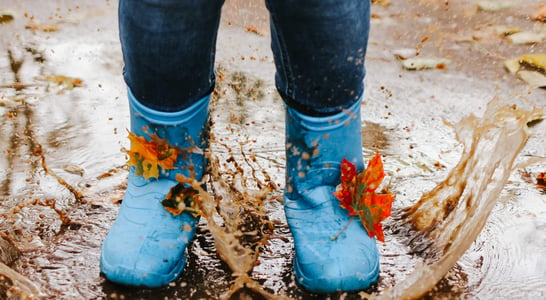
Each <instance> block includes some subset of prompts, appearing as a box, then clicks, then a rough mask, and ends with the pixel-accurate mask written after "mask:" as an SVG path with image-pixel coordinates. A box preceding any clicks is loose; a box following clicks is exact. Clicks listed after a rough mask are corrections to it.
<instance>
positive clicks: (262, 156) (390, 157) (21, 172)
mask: <svg viewBox="0 0 546 300" xmlns="http://www.w3.org/2000/svg"><path fill="white" fill-rule="evenodd" d="M378 2H380V1H378ZM390 2H391V4H390V5H388V6H384V5H382V4H376V5H374V6H373V8H372V13H373V19H372V32H371V35H370V44H369V50H368V56H367V72H368V73H367V74H368V75H367V78H366V84H367V90H366V96H365V99H364V104H363V107H362V112H363V119H364V133H363V135H364V143H365V145H364V150H365V155H366V157H365V158H366V159H369V158H370V157H371V156H372V155H373V154H374V153H375V151H380V152H381V153H382V155H383V157H384V163H385V169H386V172H387V180H388V181H389V183H390V185H389V188H390V190H391V192H392V193H394V194H395V195H396V201H395V204H394V206H395V209H397V210H395V211H398V209H402V208H405V207H409V206H411V205H413V204H414V203H416V202H417V200H418V199H419V198H420V197H421V195H422V194H423V193H425V192H426V191H429V190H431V189H432V188H434V187H435V186H436V184H437V183H438V182H441V181H442V180H444V179H445V177H446V176H447V175H448V173H449V171H450V170H451V169H453V168H454V167H455V166H456V165H457V163H458V160H459V158H460V156H461V153H462V147H461V145H460V143H459V142H458V141H457V140H456V136H455V131H454V129H453V127H451V126H449V125H448V124H447V123H452V124H455V123H457V122H459V121H460V120H462V119H464V118H465V117H467V116H469V115H471V114H475V115H477V116H481V115H482V114H484V112H485V110H486V107H487V103H489V102H490V101H491V100H492V99H493V98H495V97H498V98H500V99H501V100H503V101H504V102H506V103H508V104H510V105H516V106H517V107H518V108H527V109H531V108H533V107H539V108H540V107H542V108H543V107H545V106H546V90H545V89H540V88H535V87H532V86H530V85H529V84H527V83H525V82H523V81H521V80H519V79H518V78H517V77H516V76H514V75H513V74H510V73H509V72H507V71H506V70H505V69H504V66H503V63H504V61H505V60H506V59H509V58H513V57H519V56H521V55H523V54H528V53H540V52H541V53H545V52H546V42H545V41H542V42H536V43H530V44H523V45H520V44H516V43H513V42H510V41H509V40H508V39H507V38H506V37H503V36H499V35H498V34H496V33H495V30H493V29H494V28H496V26H508V27H510V28H513V27H518V28H520V29H521V30H522V31H536V32H542V31H543V30H544V23H540V22H536V21H532V20H531V17H530V16H532V15H533V14H534V13H536V11H537V7H538V5H539V3H540V1H534V0H533V1H525V3H520V2H522V1H520V2H517V1H515V2H513V3H512V4H513V6H511V7H508V8H506V9H503V10H500V11H496V12H488V11H480V10H478V9H477V8H476V3H477V2H478V1H470V0H464V1H457V3H453V2H452V1H440V0H414V1H396V0H392V1H390ZM224 10H225V14H224V15H223V19H222V23H221V30H220V32H219V37H218V46H217V65H218V70H219V74H220V76H219V81H218V87H217V89H216V91H217V95H218V97H217V99H216V100H215V103H214V107H213V113H212V118H213V120H214V122H215V126H214V127H213V133H214V135H215V140H216V141H218V142H217V143H213V145H212V150H213V152H214V153H216V154H217V156H218V157H219V158H220V159H225V158H226V157H229V156H233V157H234V158H235V161H237V162H239V166H240V167H241V168H240V170H241V172H242V173H243V175H244V176H243V177H244V178H247V181H248V182H249V185H248V186H247V188H248V189H253V186H252V183H256V182H258V181H260V180H262V179H263V175H255V174H254V173H253V170H260V172H261V171H262V170H263V171H265V173H266V174H267V175H268V176H270V177H271V181H272V182H273V183H275V185H276V189H275V190H274V191H273V192H272V193H271V194H270V195H269V196H268V198H267V199H268V201H267V202H266V204H265V207H266V210H267V214H268V216H269V218H270V220H271V221H272V223H273V224H274V225H275V228H274V234H273V236H272V238H271V239H270V240H269V244H268V245H266V246H265V247H263V249H262V250H261V251H260V258H259V261H260V264H259V265H258V266H256V267H255V268H254V269H253V271H252V273H251V277H252V279H254V280H255V281H256V282H259V283H260V284H261V285H262V286H263V287H264V288H265V289H266V290H267V291H268V292H270V293H272V294H274V295H285V296H288V297H292V298H300V299H308V298H324V296H318V295H313V294H309V293H307V292H305V291H304V290H302V289H301V288H300V287H299V286H298V285H296V284H295V281H294V277H293V275H292V265H291V259H292V255H293V253H292V251H293V250H292V246H291V236H290V234H289V231H288V229H287V226H286V223H285V220H284V219H283V218H284V217H283V212H282V203H281V202H280V200H279V199H281V198H282V197H281V196H282V188H283V187H284V138H283V134H279V133H282V132H284V123H283V110H282V102H281V100H280V97H279V96H278V95H277V94H276V91H275V88H274V82H273V75H274V65H273V61H272V54H271V52H270V49H269V40H270V36H269V32H268V18H267V12H266V10H265V7H264V5H263V4H262V3H261V1H248V0H247V1H245V0H237V1H228V2H227V3H226V5H225V7H224ZM0 13H1V14H2V15H4V16H12V17H13V19H11V18H10V17H2V19H0V20H3V21H4V23H3V24H0V70H1V72H0V122H1V126H0V151H1V152H0V153H2V154H1V155H0V200H1V204H0V228H1V233H2V234H1V235H0V249H2V251H0V258H1V262H3V263H4V264H6V265H8V266H9V267H10V268H11V269H12V270H13V271H15V272H17V273H18V274H19V275H13V274H12V273H9V274H8V273H5V272H3V273H2V274H3V276H4V278H8V280H5V279H4V280H2V281H0V294H6V295H8V296H9V295H11V296H10V297H12V298H13V299H17V298H19V297H20V296H21V295H25V293H28V292H32V291H37V290H39V291H40V293H41V295H40V298H44V299H160V298H164V299H216V298H220V297H222V296H225V295H226V293H227V291H228V290H229V289H230V287H231V286H232V280H233V278H232V277H231V272H230V268H229V266H228V265H227V264H226V263H224V262H223V261H222V260H220V259H219V258H218V256H217V254H216V251H215V247H214V243H213V238H212V236H211V234H210V232H209V230H208V229H207V226H206V224H205V223H204V222H201V224H200V226H199V228H198V233H197V236H196V238H195V240H194V242H193V243H192V245H191V247H190V249H189V259H188V263H187V266H186V268H185V271H184V273H183V274H182V276H181V277H180V279H178V280H177V281H176V282H174V283H173V284H172V285H170V286H169V287H166V288H162V289H156V290H149V289H134V288H127V287H120V286H117V285H115V284H112V283H109V282H107V281H106V280H105V279H104V278H103V277H101V276H100V272H99V267H98V261H99V256H100V245H101V243H102V239H103V238H104V236H105V235H106V233H107V231H108V228H109V226H110V224H111V223H112V222H113V220H114V218H115V216H116V213H117V209H118V206H119V205H118V204H117V202H118V201H119V200H120V199H121V197H122V195H123V190H124V184H125V181H124V180H125V176H126V174H127V169H126V167H125V161H126V156H125V155H124V153H123V151H122V149H123V148H125V147H128V139H127V131H126V129H127V128H128V126H129V124H128V121H129V116H128V107H127V101H126V93H125V85H124V83H123V80H122V77H121V75H120V74H121V69H122V66H123V62H122V59H121V52H120V46H119V41H118V38H117V23H116V22H117V20H116V14H117V12H116V3H115V1H95V2H93V3H90V2H89V1H87V2H84V1H39V2H38V1H16V0H3V1H2V4H1V5H0ZM411 52H414V53H413V54H415V53H418V54H419V55H418V57H424V58H429V57H435V58H443V59H448V60H449V62H448V63H445V64H444V63H442V64H439V65H437V66H436V67H435V68H432V69H430V70H422V71H408V70H405V69H404V68H403V67H402V62H401V61H399V60H398V59H397V58H396V57H395V54H396V53H411ZM59 83H60V84H59ZM529 133H530V138H529V140H528V141H527V144H526V145H525V147H524V148H523V150H522V151H521V153H520V154H519V156H518V157H517V160H516V163H524V162H525V161H527V160H529V159H531V160H533V159H536V160H539V159H542V161H538V162H535V163H534V164H531V165H526V166H521V167H519V168H517V169H516V170H514V171H513V172H512V175H511V176H510V178H509V180H508V182H507V184H506V185H505V187H504V189H503V191H502V193H501V196H500V198H499V200H498V201H497V204H496V206H495V207H494V208H493V211H492V213H491V215H490V216H489V217H488V219H487V223H486V224H485V227H484V229H483V231H482V232H481V234H480V235H479V236H478V237H477V239H476V241H475V242H474V243H472V245H471V246H470V248H469V249H468V251H466V253H465V254H464V255H463V256H462V257H461V258H460V259H459V260H458V262H457V264H456V265H455V266H454V267H453V268H452V269H451V271H449V272H448V274H447V275H446V277H444V279H443V280H441V281H440V282H439V283H438V284H437V285H436V287H435V289H434V290H433V291H431V293H430V294H429V295H428V296H427V298H456V299H459V298H463V299H464V298H472V299H474V298H479V299H491V298H495V299H496V298H512V299H530V298H535V299H536V298H544V297H546V280H545V278H546V264H545V262H546V191H545V190H544V188H540V187H538V186H537V184H536V183H537V177H538V176H539V174H540V173H542V172H546V162H545V161H544V158H545V157H546V147H544V145H545V133H546V123H545V122H543V121H535V122H533V123H531V124H530V129H529ZM226 145H227V146H226ZM501 146H502V145H501ZM245 153H253V155H255V157H256V160H255V161H249V160H248V159H247V157H246V156H245V155H244V154H245ZM219 167H221V168H223V170H222V172H223V173H225V174H227V173H229V172H231V171H233V169H234V166H233V165H229V164H220V166H219ZM395 217H396V216H395ZM399 226H401V225H400V224H399V223H398V221H397V218H393V219H390V220H389V221H388V222H387V223H386V235H387V242H386V243H385V244H380V245H379V247H380V251H381V254H382V258H381V274H380V281H379V283H378V284H377V286H374V287H372V288H371V289H369V290H368V291H366V292H369V293H377V294H381V292H382V291H384V290H385V289H387V288H389V287H392V286H395V285H396V284H397V283H399V282H400V281H402V280H403V279H404V278H405V277H406V276H407V275H408V274H409V273H410V272H411V271H412V270H413V269H414V268H415V267H416V266H417V265H419V264H420V263H421V261H422V259H421V258H420V257H419V253H417V252H418V251H417V250H416V248H413V247H412V246H408V245H407V244H405V243H403V240H404V237H403V236H400V233H399V230H398V229H399V228H398V227H399ZM0 270H5V269H4V268H3V269H0ZM17 276H20V277H17ZM10 287H12V289H11V290H10V289H9V288H10ZM13 287H18V288H19V289H20V290H19V291H17V290H16V289H13ZM247 294H249V295H247ZM21 297H22V296H21ZM245 297H251V298H258V295H257V294H255V293H251V292H249V291H245V290H243V291H242V292H238V293H237V294H235V295H234V296H233V298H245ZM328 297H329V298H331V299H339V298H351V299H352V298H360V297H366V294H363V293H351V294H339V295H338V294H335V295H329V296H328Z"/></svg>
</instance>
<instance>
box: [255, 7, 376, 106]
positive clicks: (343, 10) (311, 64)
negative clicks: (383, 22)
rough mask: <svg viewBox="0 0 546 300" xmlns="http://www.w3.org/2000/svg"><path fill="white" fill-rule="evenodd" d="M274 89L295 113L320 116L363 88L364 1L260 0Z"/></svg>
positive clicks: (366, 9) (367, 9) (366, 25)
mask: <svg viewBox="0 0 546 300" xmlns="http://www.w3.org/2000/svg"><path fill="white" fill-rule="evenodd" d="M265 1H266V5H267V8H268V9H269V13H270V17H271V37H272V41H271V48H272V50H273V55H274V58H275V65H276V68H277V73H276V76H275V81H276V85H277V89H278V91H279V93H280V94H281V96H282V97H283V99H284V101H285V102H286V104H287V105H288V106H290V107H293V108H295V109H296V110H298V111H299V112H301V113H304V114H308V115H314V116H324V115H331V114H334V113H337V112H340V111H342V110H343V109H344V108H349V107H350V106H351V105H353V104H354V103H355V102H356V101H358V99H359V98H360V97H361V96H362V94H363V93H364V76H365V66H364V58H365V55H366V48H367V45H368V33H369V27H370V1H369V0H265Z"/></svg>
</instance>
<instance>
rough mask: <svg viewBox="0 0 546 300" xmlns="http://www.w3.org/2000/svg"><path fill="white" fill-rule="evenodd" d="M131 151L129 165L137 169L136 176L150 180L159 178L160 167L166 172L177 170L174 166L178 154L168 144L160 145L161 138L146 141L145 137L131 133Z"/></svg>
mask: <svg viewBox="0 0 546 300" xmlns="http://www.w3.org/2000/svg"><path fill="white" fill-rule="evenodd" d="M129 140H130V141H131V150H129V151H127V154H128V155H129V161H128V163H127V164H128V165H129V166H133V167H135V175H137V176H144V178H145V179H148V178H158V177H159V167H161V168H163V169H164V170H170V169H176V167H175V166H174V164H175V162H176V159H177V157H178V153H177V152H176V150H175V149H174V148H172V147H170V146H169V144H168V143H166V142H165V143H163V142H162V143H158V142H157V140H160V139H159V138H156V139H152V141H148V140H146V139H145V138H144V137H143V136H137V135H136V134H134V133H132V132H129Z"/></svg>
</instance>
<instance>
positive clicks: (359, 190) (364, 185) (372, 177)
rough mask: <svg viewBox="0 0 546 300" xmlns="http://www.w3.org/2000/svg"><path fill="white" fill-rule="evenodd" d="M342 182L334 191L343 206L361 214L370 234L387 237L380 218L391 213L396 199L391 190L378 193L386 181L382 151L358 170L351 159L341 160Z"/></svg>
mask: <svg viewBox="0 0 546 300" xmlns="http://www.w3.org/2000/svg"><path fill="white" fill-rule="evenodd" d="M340 168H341V184H340V185H339V186H338V187H337V189H336V191H335V192H334V195H335V196H336V198H337V199H338V200H339V201H340V202H341V203H340V206H341V207H342V208H344V209H346V210H347V211H348V212H349V215H350V216H358V217H359V218H360V221H361V222H362V225H364V228H366V231H367V232H368V235H369V236H370V237H374V236H376V237H377V239H378V240H379V241H382V242H384V241H385V235H384V233H383V227H382V225H381V222H382V221H384V220H385V219H386V218H388V217H389V216H390V215H391V207H392V203H393V201H394V196H393V195H392V194H376V193H375V190H376V189H377V188H378V187H379V186H380V185H381V182H383V178H384V177H385V172H384V171H383V162H382V161H381V155H380V154H379V153H377V154H376V155H375V156H374V158H372V159H371V160H370V161H369V163H368V167H367V168H366V170H364V171H363V172H360V173H358V174H357V173H356V167H355V165H353V164H352V163H350V162H349V161H348V160H346V159H343V161H342V162H341V167H340Z"/></svg>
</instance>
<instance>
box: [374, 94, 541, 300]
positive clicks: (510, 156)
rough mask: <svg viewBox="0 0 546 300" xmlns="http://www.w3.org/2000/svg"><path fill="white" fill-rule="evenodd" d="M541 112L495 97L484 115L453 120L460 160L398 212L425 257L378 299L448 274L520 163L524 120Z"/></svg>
mask: <svg viewBox="0 0 546 300" xmlns="http://www.w3.org/2000/svg"><path fill="white" fill-rule="evenodd" d="M543 116H544V111H543V108H534V109H532V110H524V109H518V108H516V106H515V105H505V104H503V103H502V101H501V100H500V99H498V98H495V99H493V100H492V101H490V102H489V103H488V106H487V110H486V112H485V113H484V116H483V117H482V118H479V117H476V116H473V115H471V116H469V117H467V118H465V119H463V120H462V121H460V122H459V123H458V124H456V125H452V126H453V127H454V129H455V132H456V136H457V140H458V141H460V142H461V143H462V144H463V146H464V151H463V153H462V156H461V158H460V160H459V163H458V164H457V165H456V166H455V168H454V169H453V170H452V171H451V172H450V174H449V175H448V177H447V178H446V180H444V181H443V182H441V183H440V184H438V185H437V186H436V187H435V188H434V189H432V190H431V191H430V192H428V193H426V194H425V195H423V196H422V198H421V199H420V200H419V201H418V202H417V203H416V204H415V205H414V206H412V207H409V208H408V209H407V210H406V211H405V212H404V213H403V215H402V218H403V222H408V223H411V224H412V225H413V227H414V228H415V229H417V230H418V232H416V233H415V234H414V235H413V236H412V239H411V241H410V244H411V246H412V248H416V249H421V250H422V254H423V255H424V257H425V259H426V262H425V263H423V264H422V265H420V266H417V267H416V269H415V270H414V271H413V272H412V273H411V274H409V275H408V276H407V277H406V278H405V279H404V280H403V281H401V282H399V283H398V284H396V285H395V286H394V287H392V288H390V289H387V290H385V291H384V292H383V293H382V294H381V295H379V297H378V298H379V299H416V298H419V297H422V296H423V295H425V294H426V293H427V292H429V291H430V290H432V289H433V288H434V286H435V285H436V283H437V282H438V281H439V280H440V279H442V278H443V277H444V276H445V275H446V274H447V272H448V271H449V270H450V269H451V268H452V267H453V266H454V265H455V263H456V262H457V261H458V260H459V258H460V257H461V256H462V255H463V254H464V253H465V251H466V250H467V249H468V248H469V247H470V246H471V245H472V243H473V242H474V241H475V239H476V237H477V236H478V235H479V234H480V232H481V231H482V229H483V227H484V225H485V223H486V221H487V218H488V216H489V214H490V213H491V210H492V209H493V207H494V206H495V204H496V202H497V200H498V199H499V196H500V193H501V191H502V189H503V188H504V186H505V184H506V182H507V181H508V178H509V176H510V174H511V172H512V171H513V170H514V169H516V168H519V167H521V165H517V164H516V163H515V161H516V158H517V157H518V154H519V153H520V152H521V150H522V149H523V147H524V145H525V143H526V141H527V139H528V137H529V133H528V126H527V124H528V123H529V122H532V121H535V120H539V119H542V118H543ZM450 125H451V124H450ZM533 162H536V161H527V162H526V163H527V164H530V163H533Z"/></svg>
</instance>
